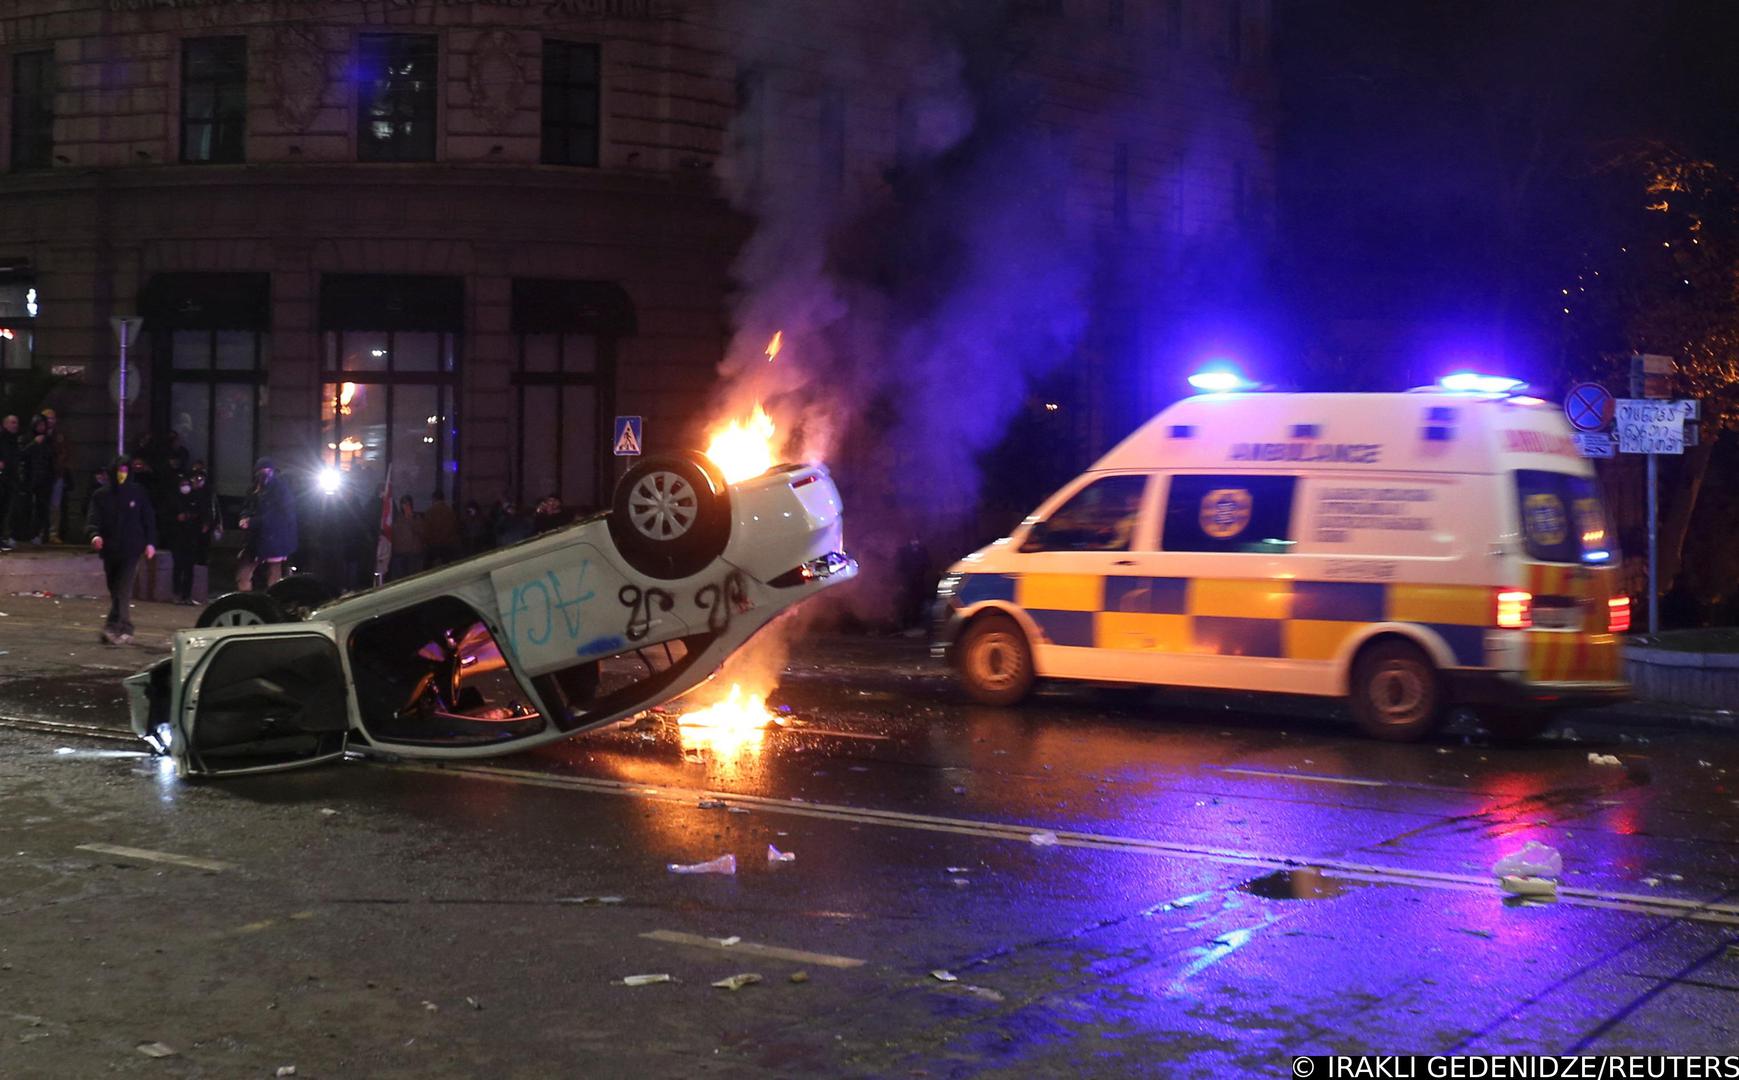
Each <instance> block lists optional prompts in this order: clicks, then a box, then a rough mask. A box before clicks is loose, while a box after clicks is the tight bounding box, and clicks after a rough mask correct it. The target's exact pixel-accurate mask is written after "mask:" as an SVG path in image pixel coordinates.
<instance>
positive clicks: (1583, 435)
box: [1570, 431, 1618, 458]
mask: <svg viewBox="0 0 1739 1080" xmlns="http://www.w3.org/2000/svg"><path fill="white" fill-rule="evenodd" d="M1570 437H1571V438H1572V439H1575V440H1576V449H1577V450H1579V451H1580V452H1581V454H1582V456H1583V457H1602V458H1604V457H1616V456H1617V455H1618V447H1617V446H1616V445H1615V444H1614V443H1613V441H1612V436H1611V435H1608V434H1607V433H1606V432H1604V431H1577V432H1573V433H1572V434H1571V435H1570Z"/></svg>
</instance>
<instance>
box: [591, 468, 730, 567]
mask: <svg viewBox="0 0 1739 1080" xmlns="http://www.w3.org/2000/svg"><path fill="white" fill-rule="evenodd" d="M730 536H731V503H730V491H729V489H728V488H727V487H726V485H725V482H724V478H723V477H722V476H721V475H720V474H719V473H718V470H717V469H716V468H715V467H714V466H713V465H712V463H711V462H709V461H707V460H706V458H705V457H704V456H703V455H701V454H695V453H683V454H669V455H661V456H659V457H651V458H647V459H646V460H645V461H642V462H641V463H640V464H638V465H636V466H634V467H633V468H632V469H629V470H628V475H626V476H624V477H623V478H622V482H621V483H620V484H617V485H616V495H615V498H614V499H613V500H612V503H611V506H610V538H611V539H612V540H614V541H615V542H616V550H617V551H619V552H621V553H622V558H623V559H625V560H627V562H628V565H629V566H631V567H633V568H634V569H636V570H638V571H640V572H641V573H642V574H645V575H647V576H648V577H654V578H660V579H663V580H673V579H676V578H685V577H689V576H691V575H694V574H697V573H699V572H700V571H701V570H703V569H705V567H706V566H707V564H709V563H711V562H712V561H713V560H714V559H717V558H718V557H719V556H720V555H722V554H724V550H725V543H726V541H728V540H729V539H730Z"/></svg>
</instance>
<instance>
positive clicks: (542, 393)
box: [513, 333, 614, 514]
mask: <svg viewBox="0 0 1739 1080" xmlns="http://www.w3.org/2000/svg"><path fill="white" fill-rule="evenodd" d="M613 344H614V342H613V341H612V340H611V339H600V338H599V337H598V336H597V335H595V334H554V333H551V334H521V335H519V370H518V371H516V372H515V373H514V378H513V382H514V386H515V388H516V392H517V394H518V398H519V401H518V405H519V412H518V416H519V421H520V422H519V425H518V429H519V430H518V435H519V441H518V445H517V446H516V447H515V450H516V455H515V456H516V457H517V458H518V462H517V464H518V468H517V470H516V471H515V477H516V479H517V481H518V483H517V485H516V486H517V488H518V491H519V501H520V505H522V506H532V505H534V504H535V503H536V502H537V501H538V500H540V499H543V498H545V497H546V496H549V495H554V496H556V498H557V499H559V500H560V501H561V504H562V505H563V506H564V507H566V508H568V509H570V510H575V511H577V512H579V513H582V514H585V513H591V512H593V511H596V510H599V509H602V508H603V505H604V503H603V492H604V490H605V488H604V485H603V478H602V476H601V475H600V473H601V470H602V466H603V464H604V463H605V458H604V455H603V454H602V453H600V449H601V446H602V442H601V433H602V432H604V431H605V430H606V425H607V424H608V423H609V420H608V418H607V417H606V416H605V414H604V408H605V405H606V402H607V400H608V394H606V393H605V392H604V391H605V387H604V385H601V383H602V382H603V380H600V378H599V374H600V368H607V367H608V366H609V358H608V355H604V356H600V353H606V354H607V353H608V350H609V349H610V347H611V346H612V345H613Z"/></svg>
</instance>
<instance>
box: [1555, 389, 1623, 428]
mask: <svg viewBox="0 0 1739 1080" xmlns="http://www.w3.org/2000/svg"><path fill="white" fill-rule="evenodd" d="M1613 408H1614V402H1613V399H1612V391H1610V390H1608V389H1606V387H1604V386H1601V385H1600V384H1599V383H1591V382H1585V383H1578V384H1576V385H1575V386H1572V387H1571V388H1570V393H1569V394H1568V395H1567V396H1566V397H1565V398H1564V415H1565V416H1566V417H1568V418H1569V420H1570V426H1571V427H1573V428H1575V429H1576V430H1577V431H1605V430H1606V429H1607V428H1609V427H1611V426H1612V413H1613Z"/></svg>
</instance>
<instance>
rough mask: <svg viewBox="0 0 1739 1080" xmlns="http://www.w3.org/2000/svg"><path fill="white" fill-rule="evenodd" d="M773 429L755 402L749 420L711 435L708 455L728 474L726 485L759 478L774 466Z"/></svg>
mask: <svg viewBox="0 0 1739 1080" xmlns="http://www.w3.org/2000/svg"><path fill="white" fill-rule="evenodd" d="M774 430H775V429H774V426H773V418H772V417H770V416H768V415H767V410H766V409H763V408H762V407H761V405H760V403H759V402H756V403H755V411H754V412H753V413H751V414H749V418H748V419H747V420H733V421H731V422H730V423H728V424H726V425H725V426H724V427H722V428H719V429H718V430H716V431H714V432H713V433H712V440H711V441H710V442H708V443H707V447H706V456H707V457H709V458H711V459H712V462H713V464H715V465H717V466H718V467H719V471H721V472H723V473H724V474H725V482H726V483H731V484H734V483H736V482H737V481H738V480H747V479H749V478H750V477H751V476H760V475H761V474H762V473H764V472H766V471H767V470H768V469H771V468H772V467H773V465H774V461H773V432H774Z"/></svg>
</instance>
